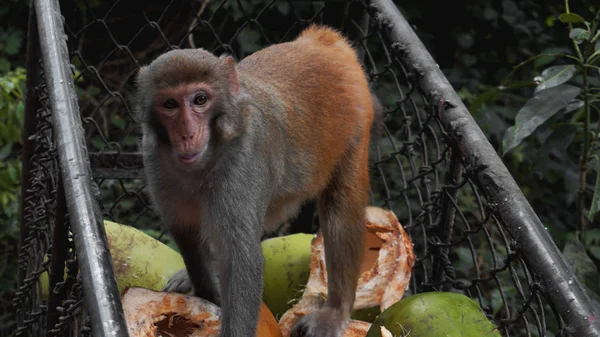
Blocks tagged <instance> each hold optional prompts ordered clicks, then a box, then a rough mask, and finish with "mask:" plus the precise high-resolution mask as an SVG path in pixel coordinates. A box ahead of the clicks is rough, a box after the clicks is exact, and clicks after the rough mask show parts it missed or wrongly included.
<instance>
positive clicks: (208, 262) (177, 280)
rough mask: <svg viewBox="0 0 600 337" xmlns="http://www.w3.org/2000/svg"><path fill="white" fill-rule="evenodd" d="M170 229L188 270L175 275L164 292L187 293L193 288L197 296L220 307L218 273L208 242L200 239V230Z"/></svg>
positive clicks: (172, 227)
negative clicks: (216, 277) (216, 279)
mask: <svg viewBox="0 0 600 337" xmlns="http://www.w3.org/2000/svg"><path fill="white" fill-rule="evenodd" d="M170 227H171V234H172V235H173V238H174V239H175V242H176V243H177V246H178V247H179V250H180V251H181V255H182V257H183V260H184V262H185V266H186V268H185V269H183V270H180V271H179V272H177V273H176V274H175V275H173V277H171V279H170V280H169V281H168V282H167V285H166V286H165V287H164V288H163V291H170V292H178V293H187V292H188V291H189V290H190V289H191V288H193V290H194V295H195V296H197V297H201V298H203V299H205V300H207V301H211V302H213V303H215V304H217V305H220V304H221V299H220V294H219V289H218V287H217V284H216V281H215V275H214V274H215V272H216V271H215V270H213V268H212V257H211V253H210V247H209V246H208V242H206V241H203V240H202V239H201V238H200V230H199V229H198V228H189V227H177V226H170Z"/></svg>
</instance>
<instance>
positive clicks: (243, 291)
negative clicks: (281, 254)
mask: <svg viewBox="0 0 600 337" xmlns="http://www.w3.org/2000/svg"><path fill="white" fill-rule="evenodd" d="M236 199H237V198H236V197H235V194H228V197H227V198H214V199H213V200H221V201H224V200H228V201H230V202H231V205H233V206H231V205H213V206H211V207H210V208H207V209H211V210H213V212H212V213H213V214H212V216H211V218H212V219H210V220H209V221H210V223H211V225H210V226H207V230H209V231H210V232H209V233H206V234H207V236H208V237H214V238H215V243H216V253H217V255H216V258H217V262H218V265H219V277H220V286H221V310H222V316H221V334H220V336H221V337H254V336H255V334H256V326H257V322H258V313H259V310H260V301H261V297H262V285H263V280H262V275H263V264H264V263H263V260H264V258H263V255H262V250H261V247H260V233H261V230H262V226H261V223H260V222H259V220H258V217H257V216H254V214H256V208H253V207H252V206H250V205H255V202H252V201H251V202H243V201H240V200H236ZM234 200H236V201H234ZM214 211H217V212H218V214H217V212H214ZM211 232H212V233H211Z"/></svg>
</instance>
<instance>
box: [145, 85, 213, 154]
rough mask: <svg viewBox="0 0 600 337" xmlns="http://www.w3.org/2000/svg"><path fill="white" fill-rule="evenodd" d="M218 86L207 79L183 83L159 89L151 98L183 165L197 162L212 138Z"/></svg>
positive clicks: (158, 117)
mask: <svg viewBox="0 0 600 337" xmlns="http://www.w3.org/2000/svg"><path fill="white" fill-rule="evenodd" d="M216 101H217V95H216V91H215V88H214V87H213V86H211V85H209V84H207V83H191V84H181V85H179V86H176V87H171V88H167V89H163V90H158V91H157V92H156V93H155V95H154V97H153V99H152V111H153V113H154V117H155V118H156V120H157V121H158V122H159V123H160V124H161V125H162V126H163V127H164V128H165V129H166V131H167V135H168V138H169V142H170V144H171V150H172V155H173V157H174V159H175V160H177V161H178V162H179V163H181V164H183V165H194V164H196V163H197V162H198V161H199V160H200V159H201V158H202V155H203V154H204V153H205V152H206V150H207V148H208V145H209V141H210V138H211V130H210V121H211V119H212V116H213V113H212V112H213V110H214V109H215V103H216Z"/></svg>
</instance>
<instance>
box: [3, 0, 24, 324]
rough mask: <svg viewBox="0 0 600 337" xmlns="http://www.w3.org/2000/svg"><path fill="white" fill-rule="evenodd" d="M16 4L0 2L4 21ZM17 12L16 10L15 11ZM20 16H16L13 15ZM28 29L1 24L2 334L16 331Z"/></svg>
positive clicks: (20, 5)
mask: <svg viewBox="0 0 600 337" xmlns="http://www.w3.org/2000/svg"><path fill="white" fill-rule="evenodd" d="M13 5H16V6H19V7H23V8H26V6H24V5H22V4H13V3H10V2H9V3H3V4H2V5H0V21H3V20H6V18H7V17H8V16H9V9H11V8H12V6H13ZM11 14H12V15H14V13H11ZM13 17H16V16H13ZM23 41H24V30H23V29H21V28H17V27H9V26H0V335H9V333H5V332H10V333H12V332H13V331H14V325H15V317H14V313H13V310H12V297H13V291H14V288H15V286H16V276H17V247H18V235H19V202H20V200H19V199H20V188H21V187H20V183H21V155H20V152H21V145H22V144H21V143H22V129H23V110H24V109H23V108H24V105H23V98H24V90H25V89H24V84H25V69H24V68H22V67H20V65H22V64H23V62H24V60H23V56H22V55H21V51H22V46H23Z"/></svg>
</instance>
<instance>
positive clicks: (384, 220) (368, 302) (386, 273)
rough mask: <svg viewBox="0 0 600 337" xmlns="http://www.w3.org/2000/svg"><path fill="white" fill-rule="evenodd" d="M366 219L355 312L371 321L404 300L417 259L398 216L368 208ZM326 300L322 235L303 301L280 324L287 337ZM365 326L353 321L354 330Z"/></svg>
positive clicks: (315, 245) (314, 246) (315, 247)
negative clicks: (357, 326)
mask: <svg viewBox="0 0 600 337" xmlns="http://www.w3.org/2000/svg"><path fill="white" fill-rule="evenodd" d="M365 219H366V221H365V226H366V233H365V254H364V258H363V261H362V264H361V270H362V274H361V276H360V278H359V280H358V286H357V289H356V300H355V302H354V307H353V309H354V311H355V312H361V311H362V314H363V316H365V317H368V319H369V320H371V318H372V319H374V318H375V316H376V314H377V313H378V312H380V311H383V310H385V309H386V308H388V307H389V306H390V305H392V304H394V303H396V302H398V301H399V300H400V299H401V298H402V295H403V294H404V291H405V290H406V288H407V287H408V284H409V282H410V275H411V271H412V268H413V265H414V262H415V256H414V252H413V244H412V242H411V241H410V238H409V237H408V234H407V233H406V232H405V231H404V229H403V228H402V225H400V222H399V221H398V219H397V218H396V216H395V215H394V213H392V212H391V211H387V210H384V209H382V208H379V207H367V208H366V215H365ZM326 298H327V270H326V266H325V247H324V244H323V236H322V235H321V234H320V233H319V234H318V235H317V236H316V237H315V239H314V240H313V242H312V251H311V260H310V276H309V279H308V282H307V284H306V288H305V290H304V293H303V295H302V298H301V299H300V301H299V302H298V303H297V304H296V305H295V306H294V307H292V308H291V309H289V310H288V311H286V313H285V314H284V315H283V316H282V317H281V319H280V321H279V327H280V328H281V331H282V333H283V335H284V336H289V334H290V332H291V329H292V328H293V326H294V324H295V323H296V322H297V321H298V319H300V318H301V317H303V316H305V315H308V314H310V313H311V312H313V311H315V310H317V309H319V308H320V307H321V306H322V305H323V303H324V302H325V300H326ZM373 309H374V310H373ZM369 310H370V311H369ZM372 311H375V313H374V314H373V313H372ZM353 316H354V317H356V316H355V315H353ZM365 319H367V318H365ZM361 323H363V322H360V321H356V320H353V321H351V323H350V328H351V327H352V326H353V325H355V324H361ZM350 328H349V329H348V330H350ZM362 336H364V335H362Z"/></svg>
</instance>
